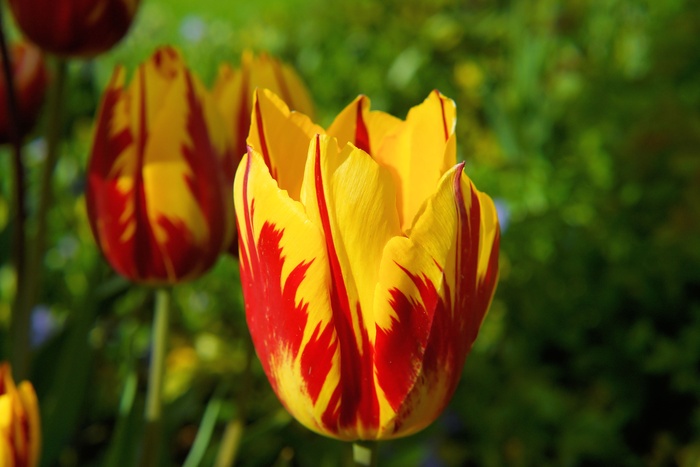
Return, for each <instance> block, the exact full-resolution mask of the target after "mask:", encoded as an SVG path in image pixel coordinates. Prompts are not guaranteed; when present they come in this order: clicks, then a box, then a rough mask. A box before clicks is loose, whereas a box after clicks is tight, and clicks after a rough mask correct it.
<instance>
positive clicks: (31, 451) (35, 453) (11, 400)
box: [0, 363, 41, 467]
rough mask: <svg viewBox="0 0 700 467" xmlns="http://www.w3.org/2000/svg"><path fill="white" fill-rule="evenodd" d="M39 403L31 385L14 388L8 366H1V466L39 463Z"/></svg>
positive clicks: (25, 383)
mask: <svg viewBox="0 0 700 467" xmlns="http://www.w3.org/2000/svg"><path fill="white" fill-rule="evenodd" d="M40 448H41V430H40V422H39V403H38V402H37V398H36V393H35V392H34V387H33V386H32V384H31V383H29V382H28V381H23V382H22V383H20V384H19V386H15V382H14V380H13V379H12V371H11V369H10V365H9V364H7V363H0V465H2V466H3V467H35V466H36V465H37V464H38V462H39V452H40Z"/></svg>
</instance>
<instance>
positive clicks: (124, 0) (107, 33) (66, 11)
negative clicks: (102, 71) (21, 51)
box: [8, 0, 141, 57]
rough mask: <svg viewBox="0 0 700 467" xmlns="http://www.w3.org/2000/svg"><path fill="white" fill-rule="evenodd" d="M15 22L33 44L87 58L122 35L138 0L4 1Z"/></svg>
mask: <svg viewBox="0 0 700 467" xmlns="http://www.w3.org/2000/svg"><path fill="white" fill-rule="evenodd" d="M8 3H9V4H10V8H11V9H12V13H13V14H14V17H15V21H16V22H17V25H18V26H19V28H20V30H21V31H22V32H23V33H24V34H25V36H26V37H27V38H28V39H29V40H31V41H32V42H34V43H35V44H36V45H38V46H39V47H41V48H42V49H44V50H46V51H47V52H51V53H53V54H57V55H62V56H81V57H91V56H94V55H97V54H100V53H102V52H106V51H107V50H109V49H111V48H112V47H113V46H114V45H115V44H116V43H117V42H119V40H121V38H122V37H124V35H125V34H126V32H127V31H128V29H129V26H131V23H132V21H133V19H134V14H135V13H136V10H137V8H138V6H139V3H141V0H60V1H56V0H8Z"/></svg>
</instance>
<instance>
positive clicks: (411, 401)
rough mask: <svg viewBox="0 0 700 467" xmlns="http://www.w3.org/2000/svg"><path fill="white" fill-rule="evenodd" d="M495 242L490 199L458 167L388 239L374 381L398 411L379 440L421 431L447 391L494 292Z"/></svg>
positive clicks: (451, 388) (444, 401) (378, 299)
mask: <svg viewBox="0 0 700 467" xmlns="http://www.w3.org/2000/svg"><path fill="white" fill-rule="evenodd" d="M498 242H499V233H498V224H497V218H496V217H495V208H494V206H493V203H492V201H491V200H490V198H489V197H488V196H486V195H485V194H482V193H480V192H478V191H477V190H476V188H475V187H474V186H473V184H472V183H471V181H470V180H469V179H468V177H467V176H466V175H464V174H463V173H462V165H461V164H460V165H458V166H457V167H455V168H453V169H451V170H449V171H448V172H447V173H446V174H445V175H444V176H443V177H442V179H441V181H440V184H439V186H438V189H437V191H436V192H435V194H434V195H433V196H432V197H430V198H429V200H428V202H427V203H426V204H425V205H424V206H423V208H422V210H421V212H420V213H419V215H418V218H417V220H416V223H415V226H414V228H413V230H412V231H411V234H410V236H409V237H408V238H405V237H395V238H393V239H392V240H391V241H390V242H389V243H388V244H387V246H386V249H385V252H384V257H383V258H382V265H381V273H380V283H379V288H378V293H377V297H376V308H377V315H378V325H379V329H378V331H377V340H376V352H377V355H382V356H383V358H382V359H381V360H378V361H377V382H378V385H379V387H380V388H381V389H382V391H383V393H384V395H385V396H386V400H387V402H388V403H389V405H390V406H391V408H392V409H393V410H395V411H396V415H395V419H394V421H393V424H388V423H387V424H384V425H383V426H384V428H385V429H386V430H387V432H386V433H385V434H384V435H383V436H384V437H387V436H390V435H391V434H392V431H393V432H394V433H398V432H401V435H402V436H403V435H406V434H410V433H412V432H415V431H418V430H420V429H422V428H424V427H425V426H426V425H428V424H429V423H430V422H431V421H432V420H434V419H435V418H436V417H437V415H438V414H439V413H440V412H441V411H442V410H443V409H444V407H445V405H446V404H447V402H448V401H449V399H450V397H451V396H452V393H453V392H454V390H455V388H456V385H457V382H458V381H459V375H460V373H461V368H462V366H463V364H464V360H465V358H466V355H467V353H468V352H469V350H470V349H471V345H472V343H473V342H474V339H476V334H477V332H478V329H479V326H480V324H481V321H482V320H483V318H484V315H485V313H486V310H487V309H488V306H489V304H490V302H491V298H492V296H493V293H494V289H495V283H496V276H497V267H498V264H497V262H498V254H497V252H498ZM382 307H383V308H382ZM380 310H383V311H384V312H385V313H386V315H388V316H390V317H391V323H390V325H389V326H387V325H386V322H385V323H381V321H380V320H379V315H380V313H381V311H380ZM407 336H409V337H407ZM419 381H420V384H418V382H419ZM404 427H407V428H404Z"/></svg>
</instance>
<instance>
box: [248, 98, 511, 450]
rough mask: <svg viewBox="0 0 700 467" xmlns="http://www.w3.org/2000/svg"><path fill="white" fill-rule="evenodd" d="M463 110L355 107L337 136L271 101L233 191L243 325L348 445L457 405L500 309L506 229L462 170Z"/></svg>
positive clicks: (265, 361) (267, 366)
mask: <svg viewBox="0 0 700 467" xmlns="http://www.w3.org/2000/svg"><path fill="white" fill-rule="evenodd" d="M455 115H456V109H455V106H454V103H453V101H451V100H449V99H447V98H446V97H444V96H442V95H441V94H440V93H438V92H437V91H435V92H433V93H432V94H430V96H429V97H428V98H427V99H426V100H425V101H424V102H423V103H422V104H421V105H418V106H416V107H414V108H413V109H412V110H411V111H410V112H409V114H408V116H407V118H406V120H400V119H398V118H395V117H392V116H391V115H388V114H385V113H382V112H370V110H369V100H368V99H367V98H366V97H364V96H360V97H358V98H357V99H356V100H355V101H354V102H353V103H352V104H350V105H349V106H348V107H347V108H346V109H345V110H343V112H341V113H340V114H339V115H338V116H337V117H336V119H335V121H334V122H333V124H332V125H331V126H330V127H329V128H328V130H327V131H325V132H324V131H323V129H321V128H319V127H318V126H316V125H314V124H313V123H312V122H311V120H310V119H309V118H307V117H306V116H304V115H301V114H299V113H296V112H290V111H289V109H288V108H287V107H286V106H285V104H284V103H283V102H282V100H280V99H279V98H277V97H276V96H274V95H273V94H272V93H270V92H269V91H263V92H258V93H257V94H256V98H255V101H254V107H253V118H252V120H253V126H252V127H251V133H250V137H249V138H248V143H249V145H250V149H249V151H248V154H247V155H246V156H245V157H244V158H243V160H242V162H241V164H240V166H239V168H238V172H237V174H236V181H235V185H234V200H235V208H236V215H237V219H238V226H239V236H240V239H239V250H240V253H239V254H240V260H241V281H242V284H243V291H244V298H245V303H246V317H247V321H248V325H249V328H250V333H251V335H252V339H253V343H254V345H255V349H256V351H257V354H258V356H259V358H260V360H261V362H262V366H263V369H264V371H265V373H266V375H267V377H268V379H269V381H270V383H271V386H272V388H273V390H274V391H275V393H276V394H277V396H278V397H279V399H280V400H281V401H282V403H283V404H284V406H285V407H286V408H287V410H288V411H289V412H290V413H291V414H292V415H293V416H294V417H295V418H296V419H297V420H299V422H301V423H302V424H303V425H305V426H306V427H308V428H310V429H311V430H313V431H316V432H318V433H321V434H323V435H326V436H330V437H333V438H337V439H342V440H347V441H354V440H374V439H390V438H396V437H401V436H406V435H409V434H412V433H415V432H417V431H419V430H421V429H423V428H424V427H426V426H427V425H428V424H430V423H431V422H432V421H433V420H435V419H436V418H437V417H438V415H439V414H440V413H441V412H442V410H443V409H444V408H445V406H446V404H447V403H448V401H449V400H450V398H451V396H452V394H453V393H454V391H455V388H456V386H457V383H458V381H459V378H460V374H461V370H462V367H463V365H464V362H465V358H466V356H467V354H468V353H469V351H470V349H471V347H472V344H473V342H474V340H475V339H476V336H477V333H478V331H479V327H480V325H481V322H482V320H483V319H484V315H485V314H486V311H487V309H488V307H489V305H490V303H491V299H492V297H493V293H494V290H495V287H496V282H497V276H498V245H499V238H500V233H499V227H498V219H497V215H496V209H495V207H494V204H493V202H492V201H491V199H490V198H489V197H488V196H487V195H486V194H484V193H481V192H479V191H478V190H477V189H476V187H475V186H474V184H473V183H472V181H471V180H470V179H469V178H468V177H467V175H466V174H465V173H464V164H463V163H460V164H457V161H456V139H455V134H454V127H455V120H456V116H455Z"/></svg>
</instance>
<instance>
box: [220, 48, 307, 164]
mask: <svg viewBox="0 0 700 467" xmlns="http://www.w3.org/2000/svg"><path fill="white" fill-rule="evenodd" d="M255 88H261V89H270V90H271V91H272V92H274V93H275V94H278V95H280V96H282V98H283V99H284V101H285V102H286V104H287V105H288V106H289V107H291V108H292V109H293V110H298V111H300V112H303V113H304V114H306V115H309V116H311V115H312V114H313V104H312V102H311V98H310V97H309V92H308V91H307V89H306V87H305V86H304V83H303V82H302V81H301V79H300V78H299V76H298V75H297V74H296V72H295V71H294V70H293V69H292V68H291V67H290V66H288V65H286V64H284V63H282V62H280V61H278V60H277V59H275V58H274V57H270V56H268V55H266V54H262V55H260V56H257V57H256V56H254V55H253V54H252V53H251V52H245V53H244V54H243V57H242V58H241V67H240V69H233V68H231V66H229V65H228V64H222V65H221V67H220V68H219V75H218V77H217V80H216V83H215V85H214V89H213V92H214V97H215V99H216V101H217V103H218V104H219V108H220V109H221V114H222V115H223V116H224V119H225V120H226V125H227V126H228V128H229V129H230V131H231V133H232V135H233V141H232V143H231V144H232V146H233V148H234V150H235V151H236V153H238V154H240V155H241V156H242V155H243V154H244V153H245V152H246V142H245V141H246V137H247V136H248V129H249V128H250V114H251V104H252V102H253V91H254V90H255Z"/></svg>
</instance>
